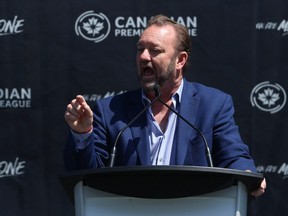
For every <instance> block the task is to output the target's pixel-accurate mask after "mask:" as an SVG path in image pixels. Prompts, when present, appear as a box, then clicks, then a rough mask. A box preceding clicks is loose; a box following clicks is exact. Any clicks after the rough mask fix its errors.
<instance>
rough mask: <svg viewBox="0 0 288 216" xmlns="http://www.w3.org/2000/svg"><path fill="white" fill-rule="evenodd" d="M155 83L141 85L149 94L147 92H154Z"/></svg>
mask: <svg viewBox="0 0 288 216" xmlns="http://www.w3.org/2000/svg"><path fill="white" fill-rule="evenodd" d="M155 84H156V82H155V81H154V82H149V83H148V82H147V83H142V88H143V90H144V91H145V92H147V93H149V92H153V91H154V86H155Z"/></svg>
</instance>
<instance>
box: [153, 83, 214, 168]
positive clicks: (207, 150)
mask: <svg viewBox="0 0 288 216" xmlns="http://www.w3.org/2000/svg"><path fill="white" fill-rule="evenodd" d="M154 91H155V95H156V96H157V97H156V98H158V101H160V102H161V103H162V104H163V105H164V106H166V107H167V108H168V109H169V110H171V111H172V112H173V113H175V114H176V115H177V117H179V118H180V119H182V120H183V121H184V122H185V123H187V124H188V125H189V126H190V127H192V128H193V129H194V130H195V131H196V132H197V133H198V134H199V135H200V137H201V138H202V140H203V142H204V144H205V149H206V158H207V161H208V164H209V165H210V167H213V162H212V157H211V153H210V148H209V146H208V142H207V140H206V138H205V136H204V134H203V133H202V132H201V131H200V130H199V129H198V128H197V127H196V126H194V125H193V124H191V123H190V122H189V121H188V120H187V119H185V118H184V117H183V116H181V115H180V114H179V113H178V112H177V111H176V110H174V109H173V108H171V107H170V106H168V105H167V104H166V103H165V102H164V101H163V100H162V99H161V98H160V95H161V92H160V86H159V84H157V83H156V84H155V86H154ZM156 98H155V99H156Z"/></svg>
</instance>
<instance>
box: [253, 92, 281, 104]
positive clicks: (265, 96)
mask: <svg viewBox="0 0 288 216" xmlns="http://www.w3.org/2000/svg"><path fill="white" fill-rule="evenodd" d="M258 99H259V100H260V101H262V103H263V105H268V107H270V106H273V105H275V102H276V101H278V100H279V99H280V97H279V93H275V92H274V90H273V89H271V88H266V89H264V92H263V93H259V94H258Z"/></svg>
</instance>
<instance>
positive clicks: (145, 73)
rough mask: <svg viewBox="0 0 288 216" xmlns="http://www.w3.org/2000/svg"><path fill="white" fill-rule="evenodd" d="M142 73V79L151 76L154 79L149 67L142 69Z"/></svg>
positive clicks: (152, 71)
mask: <svg viewBox="0 0 288 216" xmlns="http://www.w3.org/2000/svg"><path fill="white" fill-rule="evenodd" d="M142 71H143V73H142V77H147V78H148V77H151V76H153V77H154V74H155V73H154V70H153V69H152V68H150V67H146V68H144V69H143V70H142Z"/></svg>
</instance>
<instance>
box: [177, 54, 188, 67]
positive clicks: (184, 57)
mask: <svg viewBox="0 0 288 216" xmlns="http://www.w3.org/2000/svg"><path fill="white" fill-rule="evenodd" d="M187 60H188V53H187V52H184V51H183V52H181V53H179V55H178V58H177V63H176V69H178V70H179V69H182V68H183V67H184V65H185V63H186V62H187Z"/></svg>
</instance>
